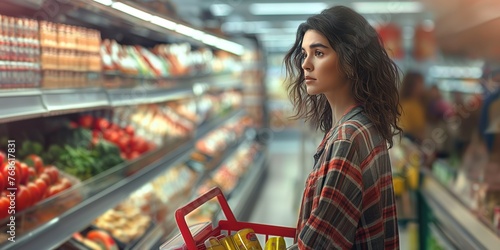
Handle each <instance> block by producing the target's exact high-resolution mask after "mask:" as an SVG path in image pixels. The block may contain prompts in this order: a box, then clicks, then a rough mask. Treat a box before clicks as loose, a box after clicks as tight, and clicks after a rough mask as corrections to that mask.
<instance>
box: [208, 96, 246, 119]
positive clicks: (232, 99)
mask: <svg viewBox="0 0 500 250" xmlns="http://www.w3.org/2000/svg"><path fill="white" fill-rule="evenodd" d="M242 100H243V97H242V93H241V92H239V91H236V90H232V91H226V92H223V93H206V94H205V95H203V96H202V97H201V98H200V101H199V114H200V117H201V121H205V120H209V119H210V118H211V117H214V116H218V115H220V114H222V113H224V112H227V111H230V110H235V109H237V108H239V107H241V104H242Z"/></svg>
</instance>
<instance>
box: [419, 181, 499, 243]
mask: <svg viewBox="0 0 500 250" xmlns="http://www.w3.org/2000/svg"><path fill="white" fill-rule="evenodd" d="M421 194H422V196H423V198H424V199H425V201H426V203H427V205H428V206H429V208H430V209H431V210H432V214H433V215H434V218H435V219H436V220H437V221H438V222H439V225H440V227H442V228H444V229H445V230H446V233H447V234H448V235H450V237H451V238H452V239H453V240H454V241H456V242H457V245H459V246H461V247H462V248H464V249H496V248H498V246H500V238H499V237H498V236H497V235H496V234H495V233H494V232H492V231H491V229H490V228H489V227H488V226H486V225H485V224H483V223H482V222H481V221H480V220H479V219H478V218H477V217H476V216H475V215H474V214H472V212H471V211H470V210H469V209H468V208H467V207H465V206H464V205H463V204H462V203H461V202H460V201H459V200H458V199H457V198H456V197H455V196H454V195H453V194H451V193H450V191H449V190H447V189H446V188H445V187H443V186H442V185H441V184H439V183H438V182H437V180H436V179H434V177H432V176H431V174H430V173H428V172H424V180H423V184H422V188H421Z"/></svg>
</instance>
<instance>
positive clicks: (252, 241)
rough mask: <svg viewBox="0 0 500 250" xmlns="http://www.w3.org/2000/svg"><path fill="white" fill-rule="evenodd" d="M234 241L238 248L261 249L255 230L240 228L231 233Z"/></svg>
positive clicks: (242, 249)
mask: <svg viewBox="0 0 500 250" xmlns="http://www.w3.org/2000/svg"><path fill="white" fill-rule="evenodd" d="M233 239H234V243H236V246H237V247H238V248H239V249H240V250H262V247H261V246H260V242H259V240H258V239H257V235H255V232H254V231H253V230H252V229H250V228H246V229H242V230H240V231H238V232H237V233H236V234H235V235H233Z"/></svg>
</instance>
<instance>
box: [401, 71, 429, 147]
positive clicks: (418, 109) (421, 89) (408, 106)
mask: <svg viewBox="0 0 500 250" xmlns="http://www.w3.org/2000/svg"><path fill="white" fill-rule="evenodd" d="M400 96H401V99H400V104H401V118H400V120H399V124H400V126H401V128H402V129H403V135H404V136H405V137H407V138H409V139H410V140H412V141H413V142H416V143H421V142H422V141H423V139H424V137H425V132H426V124H427V121H426V113H425V110H426V109H425V82H424V76H423V75H422V74H421V73H419V72H408V73H406V74H405V76H404V78H403V82H402V86H401V94H400Z"/></svg>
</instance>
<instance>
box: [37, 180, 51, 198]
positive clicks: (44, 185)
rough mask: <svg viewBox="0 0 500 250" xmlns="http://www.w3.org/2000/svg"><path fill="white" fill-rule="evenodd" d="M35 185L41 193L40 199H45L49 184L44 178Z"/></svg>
mask: <svg viewBox="0 0 500 250" xmlns="http://www.w3.org/2000/svg"><path fill="white" fill-rule="evenodd" d="M35 185H36V186H37V187H38V190H39V191H40V194H41V195H40V196H41V197H40V199H42V198H43V197H45V194H46V193H47V187H48V186H47V182H45V181H44V180H43V179H42V178H38V179H36V181H35Z"/></svg>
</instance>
